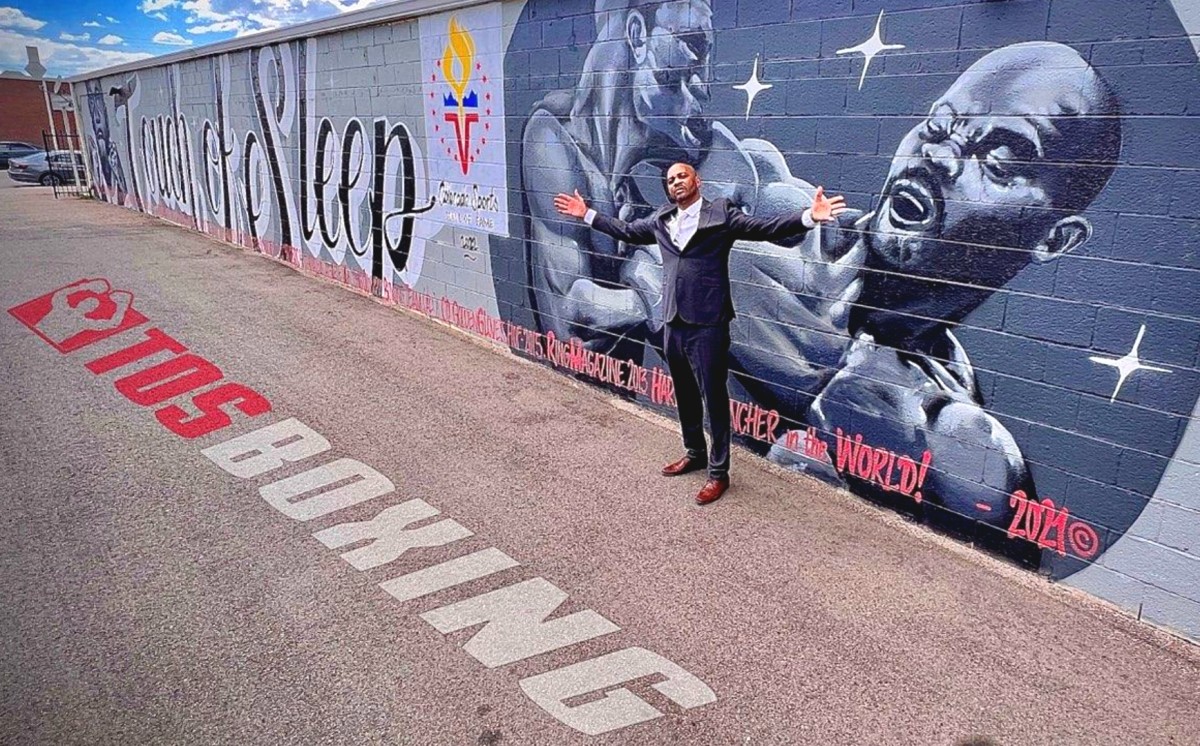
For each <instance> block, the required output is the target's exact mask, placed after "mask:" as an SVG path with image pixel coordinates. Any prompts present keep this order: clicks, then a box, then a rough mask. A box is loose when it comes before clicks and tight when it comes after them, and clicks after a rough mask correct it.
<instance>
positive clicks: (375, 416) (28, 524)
mask: <svg viewBox="0 0 1200 746" xmlns="http://www.w3.org/2000/svg"><path fill="white" fill-rule="evenodd" d="M0 182H5V184H4V186H5V187H7V186H8V180H7V179H6V178H5V177H3V176H0ZM0 260H2V261H3V267H4V269H3V273H2V275H0V277H2V279H0V301H2V302H3V304H4V308H6V309H10V312H9V313H8V314H5V315H4V318H3V320H2V321H0V345H2V349H3V351H4V352H3V355H2V356H0V366H2V370H3V375H2V376H0V402H3V404H2V405H0V406H2V409H0V412H2V416H0V459H2V464H3V468H2V469H0V538H2V541H3V544H2V546H3V549H2V550H0V593H2V598H3V604H0V633H2V634H0V743H5V744H74V743H79V744H99V743H104V744H109V743H115V744H150V743H172V744H179V743H199V744H212V743H234V742H238V743H271V744H275V743H289V744H292V743H295V744H317V743H320V744H325V743H346V744H361V743H407V744H476V743H478V744H509V743H511V744H569V743H586V742H591V743H601V744H671V743H687V744H709V743H712V744H731V743H738V744H741V743H755V744H757V743H773V744H774V743H787V744H807V743H811V744H843V743H844V744H864V743H867V744H875V743H888V744H908V743H912V744H960V743H996V744H1099V743H1131V744H1132V743H1138V744H1166V743H1175V744H1189V743H1190V744H1196V743H1200V735H1198V734H1200V654H1198V652H1197V648H1196V647H1195V646H1193V645H1191V644H1189V643H1186V642H1183V641H1181V640H1178V639H1175V638H1172V637H1171V636H1169V635H1167V634H1166V633H1163V632H1160V631H1157V630H1154V629H1153V628H1151V627H1149V626H1147V625H1144V624H1140V623H1138V622H1136V621H1135V620H1132V619H1130V618H1128V617H1125V616H1124V615H1122V614H1120V613H1118V612H1116V611H1115V610H1113V609H1110V608H1109V607H1107V606H1106V605H1105V604H1103V603H1100V602H1097V601H1095V600H1093V599H1090V598H1087V597H1084V596H1082V595H1081V594H1078V593H1076V592H1072V591H1070V590H1068V589H1065V588H1062V587H1060V586H1055V585H1052V584H1050V583H1049V582H1047V581H1045V580H1044V579H1042V578H1040V577H1038V576H1037V575H1035V574H1032V573H1029V572H1026V571H1023V570H1020V569H1017V568H1013V567H1009V566H1007V565H1005V564H1004V563H1003V562H1001V561H999V560H997V559H994V558H990V557H988V556H985V555H983V554H981V553H979V552H977V551H975V550H973V549H970V548H967V547H961V546H959V545H957V544H956V543H955V542H954V541H952V540H950V539H947V538H944V537H940V536H938V535H935V534H934V533H932V532H931V531H929V530H928V529H926V528H923V527H921V526H915V525H911V524H909V523H907V522H906V521H904V520H903V519H901V518H899V517H898V516H895V515H893V514H890V513H887V512H884V511H881V510H878V509H876V508H874V507H871V506H869V505H867V504H866V503H864V502H862V501H861V500H859V499H857V498H855V497H853V496H850V495H847V494H845V493H842V492H839V491H836V490H833V489H830V488H828V487H826V486H824V485H821V484H818V483H815V482H812V481H811V480H807V479H804V478H802V477H799V476H796V475H792V474H786V473H783V472H781V471H780V470H778V469H775V468H773V467H770V466H768V465H767V464H766V463H765V462H763V461H761V460H759V459H756V458H754V457H752V456H750V455H749V454H748V453H747V452H745V451H741V450H737V451H736V452H735V454H734V471H733V479H734V486H733V488H732V489H731V490H730V492H729V493H728V494H727V495H726V496H725V497H724V498H723V499H722V500H720V501H719V502H717V503H715V504H713V505H711V506H707V507H703V508H702V507H698V506H696V505H695V504H694V503H693V502H692V497H693V495H694V494H695V492H696V490H697V489H698V488H699V487H700V485H701V483H702V482H703V475H702V474H692V475H688V476H685V477H681V478H678V479H665V478H663V477H661V476H659V474H658V471H659V469H660V468H661V467H662V465H663V464H664V463H665V462H666V461H668V460H673V459H674V458H675V457H677V456H678V455H679V451H680V447H679V444H678V436H677V434H676V432H675V431H674V429H673V424H672V423H671V422H670V421H666V420H663V419H662V418H660V417H657V416H654V415H650V414H646V413H644V412H639V411H636V410H632V409H630V408H629V406H628V405H625V404H622V403H620V402H618V401H616V400H614V399H612V398H610V397H608V396H607V395H605V394H604V393H602V392H600V391H597V390H595V389H592V388H589V387H587V386H583V385H580V384H578V383H576V382H574V381H572V380H571V379H569V378H567V377H565V376H562V375H560V374H557V373H555V372H553V371H550V370H547V369H545V368H543V367H540V366H538V365H535V364H531V363H527V362H524V361H520V360H517V359H515V358H513V357H511V356H509V355H508V354H506V353H504V352H503V351H498V350H496V349H494V348H491V347H489V346H488V345H486V344H483V343H479V342H477V341H474V340H472V339H470V338H468V337H466V336H465V335H464V334H462V333H460V332H457V331H454V330H451V329H449V328H447V327H444V326H442V325H439V324H437V323H435V322H433V321H430V320H428V319H424V318H421V317H418V316H415V315H413V314H411V313H408V312H405V311H401V310H398V309H395V308H391V307H388V306H385V305H383V304H381V303H379V302H376V301H374V300H372V299H371V298H368V297H364V296H362V295H358V294H355V293H353V292H351V291H349V290H346V289H343V288H339V287H336V286H334V285H333V284H330V283H328V282H325V281H323V280H320V279H316V278H313V277H308V276H304V275H302V274H300V273H298V272H296V271H295V270H293V269H291V268H289V267H286V266H284V265H282V264H279V263H277V262H274V261H272V260H270V259H268V258H265V257H263V256H261V255H256V254H253V253H251V252H247V251H245V250H242V249H239V248H236V247H233V246H230V245H227V244H223V243H220V242H217V241H213V240H210V239H208V238H206V237H204V236H201V235H198V234H196V233H194V232H191V231H189V230H185V229H182V228H179V227H175V226H172V225H169V224H167V223H165V222H162V221H160V220H158V219H156V218H152V217H149V216H145V215H141V214H137V213H134V212H130V211H127V210H123V209H120V208H116V207H112V206H109V205H104V204H97V203H94V202H88V201H83V200H77V199H66V200H62V199H60V200H57V201H56V200H55V199H54V198H53V195H52V194H51V192H50V190H48V189H43V188H4V189H0ZM100 279H103V280H104V281H106V282H107V283H108V284H107V286H106V287H107V288H108V290H104V291H102V292H101V291H96V292H97V293H98V294H99V295H105V296H106V297H107V298H109V299H112V302H115V304H116V305H117V306H122V304H123V303H124V302H125V300H128V299H127V298H126V299H125V300H122V299H121V297H119V296H120V292H128V293H129V294H131V296H132V308H133V309H134V312H135V313H133V314H127V315H126V316H125V318H126V322H127V323H126V324H124V325H122V326H121V327H120V329H119V331H118V332H116V333H112V334H110V333H109V331H111V330H103V329H101V327H102V326H103V324H97V325H95V329H98V330H99V331H93V332H84V333H81V334H80V335H76V336H72V337H68V336H64V332H62V329H63V328H64V327H63V326H62V324H63V323H66V322H64V321H63V320H62V318H60V316H59V315H57V314H59V310H61V308H60V306H61V303H59V304H57V305H56V302H55V299H54V297H53V296H52V295H51V291H54V290H56V289H58V288H62V287H64V286H67V285H70V284H72V283H75V282H77V281H81V280H93V281H96V280H100ZM93 287H99V286H93ZM70 297H71V296H70V294H69V293H67V294H62V295H60V296H59V298H60V300H61V299H63V298H68V299H69V298H70ZM71 302H72V303H74V302H75V301H71ZM104 302H109V301H104ZM122 307H123V306H122ZM80 308H83V309H84V310H86V308H87V306H80ZM14 309H15V310H14ZM55 309H59V310H55ZM139 314H140V315H139ZM142 317H144V319H145V320H144V321H140V319H141V318H142ZM68 321H69V319H68ZM81 323H82V322H81ZM150 329H156V330H158V332H156V333H151V332H148V330H150ZM89 334H91V335H92V336H88V335H89ZM156 334H157V335H158V336H156ZM164 339H166V340H167V341H164ZM146 340H149V341H146ZM140 342H145V345H144V346H143V347H137V348H134V352H126V353H120V351H121V350H128V349H130V347H131V345H135V343H140ZM183 348H186V349H183ZM141 352H149V354H147V355H146V356H145V357H142V358H140V359H135V358H136V357H137V354H140V353H141ZM135 353H136V354H135ZM189 355H191V356H192V357H188V356H189ZM171 361H175V362H174V363H173V362H171ZM183 361H190V365H191V367H190V368H189V367H187V365H184V362H183ZM205 362H207V363H209V364H211V365H213V366H216V368H219V371H218V372H217V373H216V374H214V373H212V370H211V369H209V368H206V367H205V366H204V365H203V363H205ZM88 363H92V365H91V366H89V365H88ZM176 363H178V365H179V367H178V369H177V370H176V371H175V372H176V373H178V374H179V375H182V376H184V377H186V376H189V375H195V376H200V377H204V376H211V375H217V376H218V377H223V378H222V380H223V383H220V384H217V383H215V382H216V380H217V379H215V378H214V379H211V381H210V380H209V379H207V378H206V379H205V380H206V381H208V384H207V385H208V389H206V390H217V389H219V390H221V391H223V393H224V394H225V395H227V396H223V397H222V398H221V399H220V401H219V402H216V403H217V404H220V403H224V407H223V409H218V408H217V406H215V405H214V402H213V401H207V402H205V401H202V400H200V399H192V398H191V395H190V394H189V395H184V396H181V397H178V398H177V399H164V398H162V397H165V396H166V394H167V393H170V392H169V390H167V389H158V388H156V387H157V386H160V385H167V386H169V383H170V381H177V380H178V379H171V378H169V377H161V376H160V377H157V378H156V377H155V375H154V374H144V375H141V376H139V375H138V371H140V370H143V369H148V368H151V367H153V366H159V365H162V366H165V367H163V368H160V369H159V370H158V372H159V373H162V372H163V371H167V372H168V373H169V372H170V366H171V365H175V364H176ZM164 382H165V383H164ZM226 384H229V385H230V386H229V387H228V388H221V387H222V386H225V385H226ZM235 386H241V387H244V388H236V387H235ZM256 397H257V398H256ZM171 404H177V405H179V408H178V409H177V410H171V411H164V410H167V408H168V407H169V406H170V405H171ZM234 405H240V406H242V407H244V408H245V410H248V411H238V410H236V409H234ZM264 407H266V408H264ZM219 411H225V412H227V413H228V414H227V415H226V416H225V418H226V420H227V422H226V423H225V424H222V421H221V415H219V414H215V413H214V412H219ZM206 415H207V416H208V417H209V419H204V417H205V416H206ZM189 428H190V429H189ZM270 428H275V429H274V430H270ZM264 429H265V430H264ZM181 433H182V434H181ZM198 433H199V434H198ZM185 435H188V436H190V435H194V436H195V437H185ZM268 436H270V437H268ZM322 439H323V440H324V441H327V447H324V448H322V447H321V446H322V445H323V443H322ZM298 444H299V445H298ZM256 448H257V449H258V450H255V449H256ZM273 449H274V450H273ZM289 449H290V450H289ZM285 452H286V457H285V458H279V459H277V460H275V461H272V459H271V458H270V456H271V454H273V453H278V454H284V453H285ZM372 539H374V542H373V543H372V542H371V540H372ZM546 614H549V617H547V618H546V620H545V621H544V622H543V617H545V615H546ZM489 620H491V621H489ZM485 621H488V624H487V625H486V626H480V625H481V623H482V622H485ZM639 719H640V720H641V721H642V722H635V721H637V720H639ZM589 729H590V730H593V731H604V732H601V733H600V734H599V735H593V736H587V735H584V734H583V733H582V732H580V731H581V730H589Z"/></svg>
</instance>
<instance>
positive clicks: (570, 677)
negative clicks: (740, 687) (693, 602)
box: [521, 648, 717, 736]
mask: <svg viewBox="0 0 1200 746" xmlns="http://www.w3.org/2000/svg"><path fill="white" fill-rule="evenodd" d="M654 674H661V675H662V676H666V677H667V680H666V681H662V682H659V683H657V684H654V685H653V686H654V688H655V689H657V690H658V691H659V692H660V693H662V695H663V696H665V697H666V698H667V699H669V700H671V701H672V702H674V703H675V704H677V705H679V706H680V707H682V708H684V709H685V710H690V709H691V708H693V707H700V706H702V705H707V704H712V703H713V702H716V701H717V695H716V694H714V693H713V690H712V689H709V688H708V685H707V684H705V683H704V682H703V681H701V680H700V679H698V678H696V677H695V676H693V675H691V674H690V673H688V672H687V671H685V670H683V669H682V668H680V667H679V666H677V665H675V664H674V663H672V662H671V661H669V660H667V659H666V658H664V657H662V656H661V655H659V654H658V653H652V652H650V651H649V650H646V649H644V648H626V649H624V650H618V651H617V652H615V653H609V654H608V655H602V656H600V657H599V658H593V659H592V660H587V661H583V662H582V663H574V664H572V665H570V666H564V667H562V668H559V669H556V670H554V671H548V672H546V673H543V674H538V675H537V676H530V677H529V678H527V679H523V680H522V681H521V689H523V690H524V691H525V694H526V695H527V696H528V697H529V698H530V699H532V700H533V701H534V702H536V703H537V704H538V706H539V707H541V708H542V709H543V710H545V711H546V712H548V713H550V714H551V715H553V716H554V717H555V718H556V719H558V720H559V721H560V722H563V723H565V724H567V725H569V726H571V727H572V728H574V729H575V730H577V731H580V732H581V733H586V734H588V735H589V736H595V735H599V734H601V733H607V732H609V731H612V730H618V729H620V728H627V727H629V726H630V725H636V724H638V723H644V722H646V721H647V720H653V719H654V718H657V717H661V716H662V713H661V712H659V711H658V710H657V709H655V708H654V707H652V706H650V704H649V703H647V702H646V701H645V700H643V699H642V698H641V697H639V696H637V695H636V694H634V693H633V692H631V691H629V690H628V689H625V688H621V689H617V690H616V691H611V692H608V693H606V694H605V695H604V697H602V698H601V699H598V700H595V701H592V702H587V703H584V704H581V705H577V706H575V707H568V706H567V705H566V704H564V703H565V702H566V701H567V700H568V699H572V698H574V697H580V696H583V695H585V694H591V693H593V692H599V691H603V690H605V689H608V688H610V687H613V686H617V685H618V684H624V683H627V682H630V681H633V680H634V679H640V678H642V677H643V676H652V675H654Z"/></svg>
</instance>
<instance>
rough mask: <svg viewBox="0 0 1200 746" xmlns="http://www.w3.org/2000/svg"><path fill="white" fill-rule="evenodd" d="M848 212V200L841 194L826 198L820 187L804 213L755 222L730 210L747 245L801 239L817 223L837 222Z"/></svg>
mask: <svg viewBox="0 0 1200 746" xmlns="http://www.w3.org/2000/svg"><path fill="white" fill-rule="evenodd" d="M845 211H846V199H845V198H844V197H842V196H841V195H840V194H839V195H836V196H833V197H826V196H825V188H824V187H817V193H816V194H815V195H813V203H812V207H810V208H808V209H807V210H805V211H803V212H793V213H789V214H787V215H779V216H777V217H773V218H756V217H751V216H749V215H747V214H746V213H744V212H742V211H741V210H739V209H737V208H733V209H731V210H730V216H729V223H730V226H731V227H732V229H733V232H734V234H735V235H736V236H737V238H739V239H742V240H746V241H771V242H777V241H782V240H785V239H797V238H802V237H803V236H804V234H806V233H808V231H809V230H810V229H811V228H813V227H815V226H816V225H817V224H818V223H824V222H828V221H831V220H834V219H835V218H837V216H838V215H841V214H842V213H843V212H845Z"/></svg>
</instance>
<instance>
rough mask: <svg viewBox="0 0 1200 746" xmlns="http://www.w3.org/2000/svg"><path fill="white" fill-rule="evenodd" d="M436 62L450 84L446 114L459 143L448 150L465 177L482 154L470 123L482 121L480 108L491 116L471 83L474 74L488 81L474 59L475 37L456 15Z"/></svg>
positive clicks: (445, 104) (483, 81) (452, 17)
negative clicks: (476, 144)
mask: <svg viewBox="0 0 1200 746" xmlns="http://www.w3.org/2000/svg"><path fill="white" fill-rule="evenodd" d="M437 64H438V67H439V68H441V74H442V77H443V79H444V80H445V82H446V83H448V84H449V86H450V93H447V94H445V95H443V96H442V106H443V107H444V109H445V111H444V113H443V116H444V118H445V121H447V122H449V123H450V124H451V125H453V127H454V139H455V142H456V143H457V145H458V148H457V152H455V151H454V150H453V149H452V148H449V147H448V148H446V153H447V154H448V155H452V156H453V157H454V160H455V161H456V162H457V163H458V167H459V168H461V169H462V172H463V175H464V176H465V175H466V174H467V172H468V171H470V170H471V164H472V163H473V162H474V161H475V157H476V156H477V155H479V153H480V149H479V148H478V147H476V146H475V145H474V144H473V143H472V142H471V125H473V124H477V123H478V122H479V119H480V110H481V108H483V109H484V113H485V114H488V115H490V114H491V109H490V108H487V107H486V101H485V105H484V106H483V107H481V106H480V103H481V102H480V96H479V93H478V92H477V91H476V90H475V89H474V87H472V85H471V81H472V77H474V76H475V75H478V76H479V80H480V82H482V83H487V75H484V74H483V65H482V63H480V62H478V61H476V59H475V40H474V39H473V38H472V37H471V33H470V32H469V31H467V30H466V29H465V28H463V26H462V24H460V23H459V22H458V19H457V18H456V17H454V16H451V18H450V38H449V41H448V42H447V43H446V48H445V51H443V53H442V59H441V60H439V61H438V63H437ZM435 79H436V75H435ZM485 97H486V99H490V98H491V94H490V93H487V94H485ZM442 142H443V143H444V142H445V138H442ZM486 143H487V140H486V139H483V140H482V141H481V144H486Z"/></svg>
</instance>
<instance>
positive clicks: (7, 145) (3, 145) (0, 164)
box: [0, 140, 42, 169]
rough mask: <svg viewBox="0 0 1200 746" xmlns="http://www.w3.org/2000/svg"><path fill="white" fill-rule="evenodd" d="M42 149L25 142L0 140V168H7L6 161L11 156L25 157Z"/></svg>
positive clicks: (10, 158) (11, 157)
mask: <svg viewBox="0 0 1200 746" xmlns="http://www.w3.org/2000/svg"><path fill="white" fill-rule="evenodd" d="M41 152H42V149H41V148H39V147H36V146H34V145H30V144H29V143H27V142H15V141H11V140H5V141H4V142H0V169H3V168H8V162H9V161H11V160H12V159H13V158H25V157H26V156H30V155H33V154H34V153H41Z"/></svg>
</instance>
